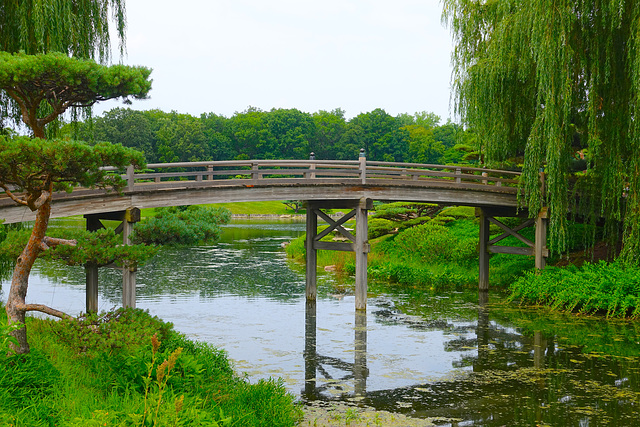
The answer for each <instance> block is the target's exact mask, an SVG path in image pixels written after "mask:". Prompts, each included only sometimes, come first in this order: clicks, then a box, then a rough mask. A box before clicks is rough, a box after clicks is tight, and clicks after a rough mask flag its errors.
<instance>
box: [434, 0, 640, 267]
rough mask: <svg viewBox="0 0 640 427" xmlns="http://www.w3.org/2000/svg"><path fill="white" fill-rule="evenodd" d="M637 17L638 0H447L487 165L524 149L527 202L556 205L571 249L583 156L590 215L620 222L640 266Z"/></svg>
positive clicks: (460, 82)
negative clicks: (575, 163) (574, 193)
mask: <svg viewBox="0 0 640 427" xmlns="http://www.w3.org/2000/svg"><path fill="white" fill-rule="evenodd" d="M639 16H640V3H638V2H637V1H632V0H612V1H572V0H561V1H554V2H550V1H547V0H535V1H483V2H480V1H477V2H476V1H468V0H446V1H445V2H444V17H445V19H446V20H447V22H448V23H449V25H450V27H451V29H452V31H453V35H454V39H455V41H456V48H455V50H454V72H453V82H454V90H455V92H456V98H457V111H458V112H459V113H460V114H461V116H462V118H463V120H464V122H465V123H466V124H467V125H470V126H472V127H473V128H474V129H475V130H476V131H477V133H478V136H479V138H480V141H481V143H482V153H483V154H484V157H485V161H486V163H487V164H489V165H492V164H495V163H496V162H500V161H503V160H506V159H508V158H511V157H516V156H518V157H519V156H522V155H523V154H524V167H523V176H522V179H523V181H522V182H523V184H522V186H523V189H524V196H523V201H524V202H525V204H526V205H527V206H528V208H529V212H531V214H532V215H536V214H537V212H539V210H540V208H541V207H542V206H543V205H547V206H548V207H549V229H550V244H551V246H552V248H556V249H560V250H564V249H566V237H567V234H568V232H567V222H566V218H567V212H568V210H569V209H570V207H571V204H572V202H573V200H572V199H571V200H570V199H569V197H570V196H569V194H570V193H569V191H568V190H569V186H570V182H571V180H572V174H571V170H570V169H571V163H572V160H573V159H578V158H581V157H582V156H583V155H584V154H585V153H588V158H587V169H589V172H590V173H591V174H592V180H591V182H590V184H589V186H590V188H589V191H588V192H583V193H582V195H583V196H585V197H588V198H589V199H590V200H589V202H588V203H587V204H585V206H586V208H587V212H588V216H589V218H590V219H591V221H593V223H595V222H596V221H597V219H598V217H601V216H602V217H604V218H605V220H606V222H607V227H606V228H607V229H608V230H610V231H613V230H617V229H618V225H619V223H620V222H623V223H624V229H625V232H624V236H623V241H624V245H623V251H622V257H623V258H625V259H626V260H627V261H631V262H635V263H638V262H640V196H638V194H640V172H639V171H640V121H638V120H637V117H636V116H637V112H638V107H639V105H640V37H638V36H637V28H638V17H639ZM541 169H544V171H545V174H546V182H545V189H544V191H543V190H542V188H541V185H540V179H539V171H540V170H541ZM627 187H628V191H626V190H625V188H627ZM594 194H597V195H598V197H592V196H593V195H594ZM612 238H614V239H615V238H617V232H616V233H615V234H614V233H612Z"/></svg>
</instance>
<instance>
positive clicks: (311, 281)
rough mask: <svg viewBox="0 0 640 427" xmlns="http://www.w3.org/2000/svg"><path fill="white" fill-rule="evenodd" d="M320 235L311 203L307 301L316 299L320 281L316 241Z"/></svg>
mask: <svg viewBox="0 0 640 427" xmlns="http://www.w3.org/2000/svg"><path fill="white" fill-rule="evenodd" d="M317 235H318V216H317V214H316V213H315V211H314V209H313V208H312V205H311V204H308V205H307V238H306V240H305V249H306V258H307V269H306V286H305V288H306V295H307V302H309V301H315V300H316V292H317V291H316V284H317V281H318V272H317V268H318V252H317V251H316V248H315V245H314V242H315V239H316V236H317Z"/></svg>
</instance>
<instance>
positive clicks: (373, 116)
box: [349, 108, 407, 162]
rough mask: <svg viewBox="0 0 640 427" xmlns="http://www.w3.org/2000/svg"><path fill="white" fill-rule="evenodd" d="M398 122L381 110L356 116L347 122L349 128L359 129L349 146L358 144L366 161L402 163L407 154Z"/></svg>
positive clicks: (404, 139) (405, 140)
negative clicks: (365, 156)
mask: <svg viewBox="0 0 640 427" xmlns="http://www.w3.org/2000/svg"><path fill="white" fill-rule="evenodd" d="M401 126H402V123H401V121H400V120H398V119H396V118H395V117H393V116H391V115H389V114H388V113H387V112H386V111H384V110H383V109H381V108H377V109H375V110H373V111H371V112H368V113H362V114H358V115H357V116H356V117H354V118H353V119H351V120H350V121H349V127H350V128H360V129H361V132H357V131H356V132H355V133H353V134H352V135H353V136H354V137H356V135H357V138H354V139H353V140H352V141H350V143H351V144H354V143H355V144H356V145H357V144H358V142H359V143H360V148H364V149H365V151H366V154H367V159H370V160H379V161H390V162H394V161H395V162H402V161H404V159H405V157H406V154H407V139H406V134H405V133H404V131H402V130H401Z"/></svg>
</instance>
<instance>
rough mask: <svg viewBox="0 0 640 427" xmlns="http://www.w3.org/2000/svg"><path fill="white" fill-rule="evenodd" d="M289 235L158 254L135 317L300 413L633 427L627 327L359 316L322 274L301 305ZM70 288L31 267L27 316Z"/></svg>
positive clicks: (635, 381)
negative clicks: (211, 356)
mask: <svg viewBox="0 0 640 427" xmlns="http://www.w3.org/2000/svg"><path fill="white" fill-rule="evenodd" d="M303 232H304V224H300V223H295V222H290V223H285V222H279V223H256V222H251V223H232V224H231V225H229V226H227V227H225V228H224V234H223V236H222V239H221V241H220V242H219V243H218V244H215V245H212V246H198V247H192V248H182V249H166V248H165V249H163V250H162V252H161V254H160V255H159V256H157V257H156V258H155V259H154V260H153V261H151V262H150V263H148V264H147V265H145V266H144V267H142V268H141V270H140V271H139V272H138V278H137V283H138V288H137V301H138V302H137V304H138V307H140V308H144V309H148V310H149V311H150V312H151V313H152V314H154V315H158V316H159V317H161V318H162V319H164V320H166V321H170V322H173V324H174V325H175V327H176V329H177V330H179V331H181V332H183V333H185V334H187V335H188V336H189V337H191V338H194V339H197V340H202V341H207V342H210V343H212V344H214V345H215V346H218V347H221V348H224V349H225V350H226V351H227V352H228V354H229V356H230V358H231V359H232V360H233V361H234V364H235V367H236V370H237V371H238V372H244V373H246V375H247V377H248V378H249V379H250V380H251V381H256V380H258V379H260V378H266V377H280V378H283V380H284V382H285V385H286V387H287V388H288V390H289V391H290V392H291V393H293V394H294V395H296V396H297V397H298V398H299V399H300V400H301V401H303V402H304V403H312V402H333V403H336V404H337V403H345V404H348V405H354V406H363V407H370V408H375V409H376V410H385V411H390V412H393V413H401V414H404V415H406V416H409V417H413V418H424V419H427V418H429V419H431V420H433V419H434V418H435V419H436V420H439V423H440V424H441V425H458V426H462V425H487V426H493V425H495V426H501V425H523V426H524V425H526V426H530V425H536V424H540V425H545V424H548V425H576V426H578V425H579V426H596V425H617V426H627V425H628V426H632V425H637V424H638V418H639V415H638V413H639V408H638V405H640V359H639V355H640V325H639V324H638V323H637V322H629V321H622V320H614V321H609V320H605V319H601V318H599V319H594V318H583V317H579V316H573V315H559V314H553V313H551V312H548V311H544V310H531V309H528V310H527V309H519V308H517V307H513V306H509V305H507V304H504V303H503V302H502V301H501V299H500V297H499V296H498V295H494V294H491V298H490V299H489V300H488V301H482V304H479V303H478V294H477V293H451V294H445V295H432V294H425V293H424V292H422V291H418V290H412V289H406V288H404V289H399V288H397V287H394V286H392V285H389V284H385V283H371V284H370V285H369V288H370V292H369V300H368V308H367V311H366V313H356V312H355V310H354V305H355V301H354V297H353V295H352V294H351V293H350V291H349V290H350V289H353V283H352V279H350V278H340V277H336V276H335V275H333V274H331V273H325V274H320V275H319V284H318V300H317V302H316V303H315V304H307V303H306V301H305V296H304V287H305V286H304V270H303V267H302V266H299V265H295V264H292V263H291V262H290V261H288V260H287V259H286V256H285V253H284V250H283V249H282V246H283V245H284V244H286V242H288V241H289V240H291V239H292V238H294V237H296V236H298V235H300V234H301V233H303ZM84 280H85V279H84V270H83V269H82V268H69V267H60V266H56V265H47V264H44V263H40V264H37V267H36V268H35V269H34V272H33V273H32V276H31V281H30V286H29V294H28V296H27V299H28V302H39V303H44V304H47V305H50V306H53V307H55V308H58V309H61V310H63V311H66V312H67V313H70V314H77V313H79V312H81V311H82V310H83V309H84V304H85V296H84ZM3 287H4V289H6V288H7V287H8V283H6V282H5V283H3ZM3 298H6V294H5V296H4V297H3ZM483 299H484V298H483ZM120 301H121V276H120V274H119V272H118V271H116V270H108V269H101V271H100V301H99V306H100V309H101V310H108V309H110V308H112V307H117V306H119V305H120Z"/></svg>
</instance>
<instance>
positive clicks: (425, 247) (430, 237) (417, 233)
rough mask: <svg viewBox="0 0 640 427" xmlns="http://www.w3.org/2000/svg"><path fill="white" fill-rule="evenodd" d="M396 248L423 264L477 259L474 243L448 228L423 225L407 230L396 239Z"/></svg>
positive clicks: (429, 224)
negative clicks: (416, 258) (418, 259)
mask: <svg viewBox="0 0 640 427" xmlns="http://www.w3.org/2000/svg"><path fill="white" fill-rule="evenodd" d="M394 242H395V244H396V247H397V248H402V251H403V252H406V251H407V250H409V254H410V255H411V256H417V257H419V258H420V259H421V260H422V261H423V262H425V263H439V262H466V261H469V260H471V259H475V258H476V257H477V255H476V254H477V250H476V242H475V240H473V239H471V238H464V237H462V236H459V235H456V234H454V233H451V232H450V230H449V228H448V227H445V226H442V225H437V224H431V223H428V224H424V225H420V226H417V227H412V228H409V229H407V230H405V231H403V232H402V233H400V234H399V235H398V236H397V237H396V239H395V241H394Z"/></svg>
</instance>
